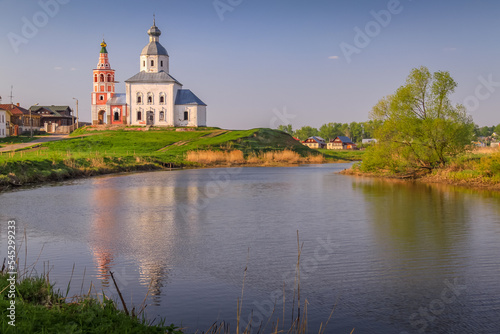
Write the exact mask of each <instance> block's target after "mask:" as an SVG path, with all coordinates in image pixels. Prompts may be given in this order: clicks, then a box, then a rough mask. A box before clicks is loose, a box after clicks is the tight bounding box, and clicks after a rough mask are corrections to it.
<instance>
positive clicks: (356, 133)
mask: <svg viewBox="0 0 500 334" xmlns="http://www.w3.org/2000/svg"><path fill="white" fill-rule="evenodd" d="M349 129H350V131H351V137H349V138H351V140H352V142H353V143H359V142H361V139H363V126H362V125H361V123H356V122H352V123H351V124H349Z"/></svg>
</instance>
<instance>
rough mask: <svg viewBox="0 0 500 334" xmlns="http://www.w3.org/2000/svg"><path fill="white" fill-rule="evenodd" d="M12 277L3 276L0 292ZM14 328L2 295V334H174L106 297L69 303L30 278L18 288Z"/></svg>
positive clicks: (50, 287) (46, 284)
mask: <svg viewBox="0 0 500 334" xmlns="http://www.w3.org/2000/svg"><path fill="white" fill-rule="evenodd" d="M8 278H9V276H8V275H7V274H5V273H0V290H3V289H4V288H5V287H7V286H8V285H9V282H8V281H7V279H8ZM15 300H16V303H15V306H16V311H15V312H16V314H15V316H16V319H15V320H16V321H15V325H16V326H15V327H13V326H11V325H9V324H8V322H9V321H10V320H11V319H9V318H8V317H7V315H8V312H9V311H8V310H7V308H8V307H9V303H10V299H9V298H8V294H7V293H6V292H5V293H2V294H1V295H0V317H1V319H0V332H1V333H5V334H7V333H96V334H97V333H117V334H118V333H119V334H122V333H171V331H169V328H170V329H172V328H174V326H173V325H171V326H168V327H167V326H165V325H164V322H163V321H161V322H160V324H157V325H150V324H148V323H147V321H146V320H145V318H138V317H133V316H129V315H127V314H125V312H123V311H121V310H119V309H118V307H117V306H116V303H115V302H114V301H112V300H111V299H108V298H107V297H106V296H103V297H99V298H97V297H93V296H90V295H87V296H80V297H78V298H73V299H72V300H70V301H69V302H67V301H66V299H65V298H64V296H63V294H62V293H61V292H60V291H54V289H53V285H51V284H50V283H49V282H48V281H47V280H46V279H45V277H29V278H25V279H23V280H21V281H20V282H18V285H17V286H16V299H15Z"/></svg>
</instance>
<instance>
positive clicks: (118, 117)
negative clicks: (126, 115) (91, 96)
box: [115, 111, 120, 121]
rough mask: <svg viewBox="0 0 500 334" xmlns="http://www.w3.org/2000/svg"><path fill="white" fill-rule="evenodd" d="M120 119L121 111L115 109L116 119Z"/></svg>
mask: <svg viewBox="0 0 500 334" xmlns="http://www.w3.org/2000/svg"><path fill="white" fill-rule="evenodd" d="M119 120H120V113H119V112H118V111H115V121H119Z"/></svg>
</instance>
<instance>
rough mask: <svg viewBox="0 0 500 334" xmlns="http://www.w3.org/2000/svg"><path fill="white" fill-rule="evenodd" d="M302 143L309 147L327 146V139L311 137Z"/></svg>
mask: <svg viewBox="0 0 500 334" xmlns="http://www.w3.org/2000/svg"><path fill="white" fill-rule="evenodd" d="M302 144H304V145H306V146H307V147H309V148H314V149H318V148H325V147H326V143H325V140H324V139H323V138H321V137H318V136H312V137H309V138H307V139H306V140H304V141H303V142H302Z"/></svg>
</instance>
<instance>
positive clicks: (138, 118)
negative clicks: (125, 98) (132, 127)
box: [137, 111, 142, 121]
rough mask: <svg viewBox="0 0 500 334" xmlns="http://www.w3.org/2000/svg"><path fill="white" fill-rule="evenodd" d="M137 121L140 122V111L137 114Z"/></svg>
mask: <svg viewBox="0 0 500 334" xmlns="http://www.w3.org/2000/svg"><path fill="white" fill-rule="evenodd" d="M137 120H138V121H141V120H142V113H141V112H140V111H138V112H137Z"/></svg>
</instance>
